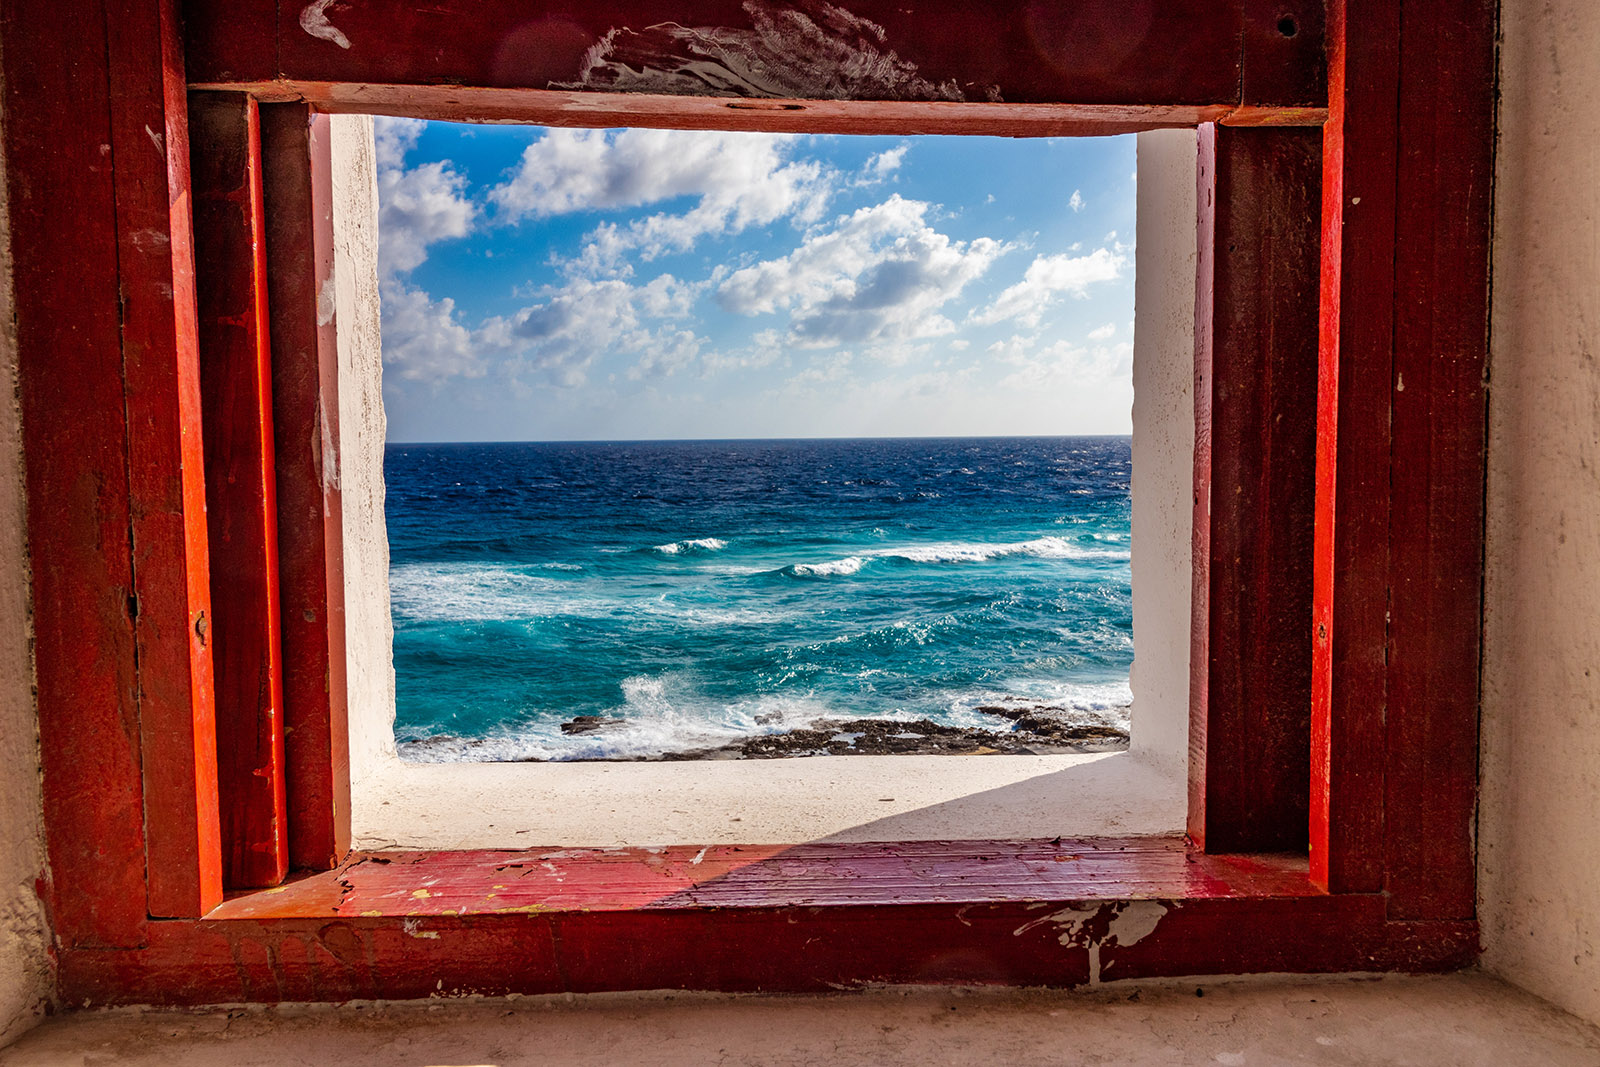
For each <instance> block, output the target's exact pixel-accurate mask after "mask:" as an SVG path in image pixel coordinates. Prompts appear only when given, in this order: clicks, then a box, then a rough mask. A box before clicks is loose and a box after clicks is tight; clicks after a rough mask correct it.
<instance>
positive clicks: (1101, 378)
mask: <svg viewBox="0 0 1600 1067" xmlns="http://www.w3.org/2000/svg"><path fill="white" fill-rule="evenodd" d="M1036 344H1037V339H1036V338H1032V337H1011V338H1008V339H1006V340H1004V341H996V342H995V343H994V344H992V345H990V346H989V348H988V349H987V351H988V353H989V355H990V356H991V357H993V358H994V359H995V360H996V361H997V362H999V363H1003V364H1005V365H1007V366H1009V367H1011V368H1012V370H1011V373H1009V374H1007V375H1006V376H1005V377H1004V378H1001V379H1000V381H999V382H998V383H997V384H998V386H999V388H1001V389H1003V390H1011V391H1015V392H1021V393H1034V392H1036V391H1038V390H1046V391H1048V392H1051V393H1060V394H1062V395H1064V396H1065V395H1068V394H1070V393H1073V392H1077V391H1081V390H1083V389H1085V388H1086V387H1089V386H1098V385H1101V384H1103V383H1106V382H1113V381H1123V380H1126V379H1127V377H1128V375H1129V374H1130V373H1131V372H1132V368H1133V346H1132V345H1130V344H1128V343H1127V342H1121V343H1118V344H1114V345H1103V344H1096V345H1090V346H1087V347H1086V346H1082V345H1075V344H1073V343H1071V342H1070V341H1054V342H1052V343H1050V344H1047V345H1044V346H1043V347H1036Z"/></svg>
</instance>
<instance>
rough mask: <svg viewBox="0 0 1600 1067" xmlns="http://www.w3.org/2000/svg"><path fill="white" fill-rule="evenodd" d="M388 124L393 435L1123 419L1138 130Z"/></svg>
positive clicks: (556, 436)
mask: <svg viewBox="0 0 1600 1067" xmlns="http://www.w3.org/2000/svg"><path fill="white" fill-rule="evenodd" d="M377 149H378V198H379V208H380V210H379V244H380V251H379V267H378V269H379V285H380V292H381V294H382V307H383V360H384V389H383V392H384V406H385V409H386V411H387V414H388V420H389V440H390V441H394V442H405V441H409V442H418V441H554V440H639V439H657V438H722V437H900V436H980V435H982V436H987V435H1033V434H1106V433H1111V434H1126V433H1129V432H1131V426H1132V422H1131V406H1132V401H1133V387H1132V381H1131V377H1130V374H1131V362H1132V352H1133V343H1132V342H1133V234H1134V200H1135V197H1134V181H1135V175H1134V141H1133V138H1132V137H1117V138H1037V139H1007V138H992V137H921V136H911V137H859V136H842V135H839V136H821V135H779V134H755V133H725V132H690V131H678V130H645V129H629V130H558V129H542V128H539V127H529V126H469V125H461V124H454V123H445V122H423V121H420V120H415V119H395V118H383V117H380V118H378V119H377Z"/></svg>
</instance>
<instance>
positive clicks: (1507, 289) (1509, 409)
mask: <svg viewBox="0 0 1600 1067" xmlns="http://www.w3.org/2000/svg"><path fill="white" fill-rule="evenodd" d="M1502 20H1503V29H1504V34H1505V43H1504V48H1503V51H1502V55H1501V83H1502V94H1503V95H1502V100H1501V112H1500V129H1501V136H1500V146H1499V156H1498V160H1497V166H1498V173H1497V176H1496V192H1495V247H1494V303H1493V315H1494V327H1493V334H1492V338H1491V365H1490V390H1489V501H1488V504H1489V514H1488V558H1487V568H1486V574H1485V586H1484V590H1485V596H1486V602H1485V622H1484V660H1483V665H1484V690H1483V735H1482V755H1481V758H1482V802H1481V810H1480V816H1479V868H1480V871H1479V887H1478V888H1479V895H1480V902H1481V916H1482V920H1483V940H1484V947H1485V954H1484V965H1485V966H1486V967H1488V968H1489V969H1491V970H1493V971H1496V972H1498V973H1499V974H1502V975H1504V976H1505V977H1507V978H1509V979H1510V980H1512V981H1514V982H1516V983H1518V984H1519V985H1522V986H1525V987H1527V988H1528V989H1530V990H1532V991H1533V992H1535V993H1538V994H1539V995H1541V996H1544V997H1547V998H1549V999H1550V1000H1553V1001H1555V1002H1556V1003H1557V1004H1559V1005H1561V1006H1562V1007H1565V1008H1567V1009H1569V1010H1571V1011H1573V1012H1576V1013H1577V1014H1579V1015H1582V1016H1584V1017H1585V1018H1587V1019H1589V1020H1591V1021H1596V1022H1600V832H1597V822H1600V113H1597V112H1596V110H1595V108H1594V99H1595V97H1596V95H1597V93H1600V64H1597V63H1596V62H1595V56H1596V55H1597V54H1600V5H1597V4H1595V3H1594V0H1504V6H1503V10H1502Z"/></svg>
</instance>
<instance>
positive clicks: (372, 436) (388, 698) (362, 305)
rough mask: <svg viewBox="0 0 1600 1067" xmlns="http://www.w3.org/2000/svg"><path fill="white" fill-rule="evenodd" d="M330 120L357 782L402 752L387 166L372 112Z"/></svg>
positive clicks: (352, 742) (352, 769)
mask: <svg viewBox="0 0 1600 1067" xmlns="http://www.w3.org/2000/svg"><path fill="white" fill-rule="evenodd" d="M331 121H332V124H333V138H332V154H333V201H334V205H335V207H334V217H333V238H334V264H333V269H334V288H335V291H336V294H337V307H338V317H337V319H336V325H337V327H338V333H339V450H340V453H341V454H340V457H339V458H340V476H341V480H340V489H341V491H342V493H343V502H344V554H345V559H344V590H345V592H344V595H345V626H346V631H347V632H346V647H347V650H348V655H347V658H348V664H347V669H348V677H349V688H350V697H349V699H350V774H351V779H352V781H353V782H360V781H362V780H363V779H365V778H367V777H369V776H371V775H372V774H373V773H375V772H376V771H377V770H378V769H379V768H381V767H383V766H384V765H385V764H386V763H387V762H389V761H392V760H393V759H394V627H393V624H392V622H391V621H390V617H389V539H388V536H387V535H386V533H385V527H384V521H383V492H384V488H383V439H384V429H385V420H384V414H383V350H382V342H381V339H380V337H379V325H378V321H379V301H378V171H377V161H376V157H375V155H374V151H373V140H372V117H371V116H370V115H334V116H332V120H331Z"/></svg>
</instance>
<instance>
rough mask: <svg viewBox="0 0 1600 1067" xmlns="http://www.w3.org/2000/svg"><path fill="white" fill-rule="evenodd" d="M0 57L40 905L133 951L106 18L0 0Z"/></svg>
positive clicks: (132, 772)
mask: <svg viewBox="0 0 1600 1067" xmlns="http://www.w3.org/2000/svg"><path fill="white" fill-rule="evenodd" d="M0 47H3V48H4V60H3V66H4V69H5V79H4V86H3V91H4V99H5V124H4V139H5V140H4V143H5V154H6V181H7V189H8V193H9V203H8V213H9V217H10V226H11V232H10V240H11V245H12V247H13V248H14V249H16V250H18V253H19V254H17V255H16V257H15V259H14V261H13V264H12V271H11V277H12V284H13V286H14V293H15V315H16V330H17V334H16V336H17V359H18V383H19V393H20V400H21V408H22V440H23V453H24V455H25V456H26V459H27V461H26V463H25V472H26V479H27V481H26V484H27V494H28V558H29V563H30V565H31V570H32V574H31V579H32V592H33V601H32V607H33V637H34V645H33V660H34V678H35V684H36V686H37V700H38V708H39V741H40V750H41V756H42V762H43V792H44V820H45V828H46V843H47V846H48V853H49V861H50V872H49V877H50V885H49V892H48V896H47V899H48V900H49V902H50V911H51V919H52V923H53V927H54V932H55V936H56V938H57V941H58V943H59V944H60V945H61V946H62V947H63V948H64V949H71V948H73V947H74V946H80V945H102V946H125V945H134V944H138V943H139V942H140V941H141V939H142V937H143V928H144V925H145V885H144V863H145V848H144V785H143V779H142V775H141V772H140V737H139V708H138V703H139V697H138V674H137V664H138V659H137V656H136V654H135V651H134V649H135V641H134V623H133V611H134V607H135V603H136V602H135V600H134V585H133V546H132V539H131V536H130V530H131V520H130V515H129V500H128V439H127V435H128V428H127V423H126V420H125V418H124V416H123V383H122V342H121V307H120V296H119V285H120V277H119V274H118V269H117V252H118V230H117V215H116V209H117V188H116V175H115V172H114V169H113V158H112V154H111V149H110V146H111V87H110V82H109V80H108V77H107V71H106V65H107V63H108V58H107V56H106V51H105V48H106V46H105V12H104V10H103V8H102V6H101V5H100V4H98V3H72V4H62V5H43V4H34V3H28V2H26V0H5V2H4V3H3V4H0ZM65 56H71V57H73V58H74V59H75V60H76V62H74V63H67V62H63V58H62V57H65ZM146 150H147V151H148V150H149V148H148V142H147V149H146ZM165 188H166V183H165V181H164V180H163V181H162V182H161V184H160V189H161V190H162V191H163V199H164V191H165ZM40 249H48V250H49V254H48V255H43V254H38V253H37V252H36V251H34V250H40ZM85 886H92V887H94V889H95V890H96V891H94V892H84V891H83V887H85Z"/></svg>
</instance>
